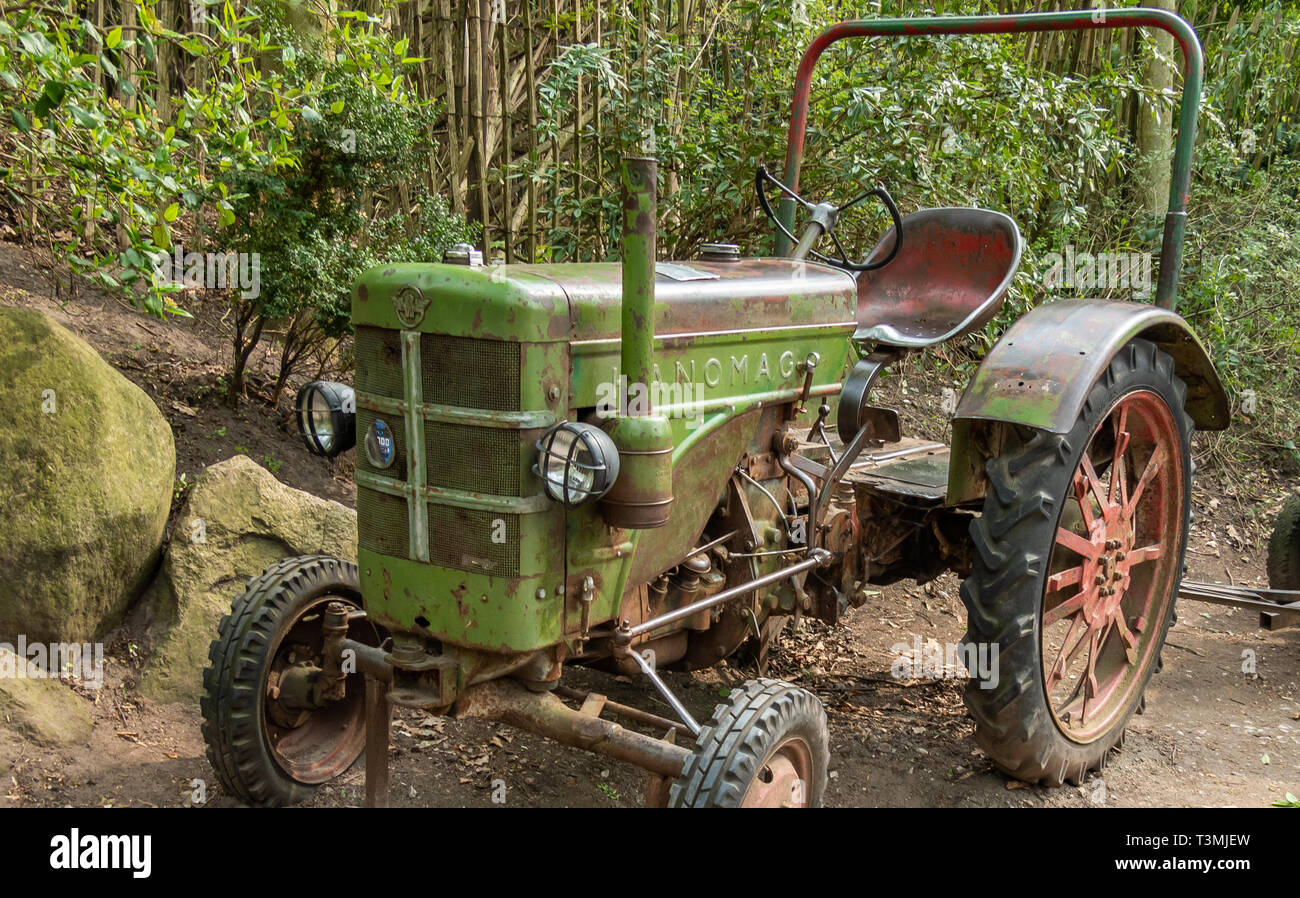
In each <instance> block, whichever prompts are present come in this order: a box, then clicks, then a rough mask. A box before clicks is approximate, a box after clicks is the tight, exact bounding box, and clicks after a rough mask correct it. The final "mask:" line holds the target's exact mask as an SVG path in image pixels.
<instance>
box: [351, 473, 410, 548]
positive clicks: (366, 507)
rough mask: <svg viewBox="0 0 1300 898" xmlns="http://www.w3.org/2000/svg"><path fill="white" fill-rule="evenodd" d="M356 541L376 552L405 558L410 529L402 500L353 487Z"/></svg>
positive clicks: (362, 546)
mask: <svg viewBox="0 0 1300 898" xmlns="http://www.w3.org/2000/svg"><path fill="white" fill-rule="evenodd" d="M357 521H358V523H359V526H358V527H357V544H358V545H359V546H361V548H363V549H369V550H370V551H371V552H378V553H379V554H380V555H396V556H397V557H399V558H406V557H408V555H409V553H410V550H411V541H410V536H409V534H410V530H409V529H408V524H407V517H406V500H405V499H404V498H402V497H401V496H390V495H388V494H387V493H381V492H379V491H377V490H372V489H368V488H366V487H364V486H358V487H357Z"/></svg>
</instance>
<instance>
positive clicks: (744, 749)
mask: <svg viewBox="0 0 1300 898" xmlns="http://www.w3.org/2000/svg"><path fill="white" fill-rule="evenodd" d="M730 698H731V701H730V703H729V704H720V705H718V706H717V707H716V708H714V709H713V717H712V718H711V719H710V720H709V723H708V724H707V725H705V726H704V727H703V728H702V729H701V730H700V735H699V737H698V738H697V739H696V740H695V750H694V752H692V754H691V757H690V759H689V760H688V761H687V762H686V768H685V769H684V770H683V771H682V775H681V777H680V778H678V779H677V780H675V781H674V782H673V784H672V787H671V789H670V790H669V795H668V805H669V807H674V808H739V807H810V808H816V807H821V804H822V795H823V794H824V793H825V792H826V768H827V765H828V764H829V763H830V747H829V746H830V736H829V733H828V730H827V726H826V711H825V709H824V708H823V707H822V703H821V701H820V700H819V699H818V698H817V696H815V695H813V694H812V693H811V692H809V691H807V690H806V689H800V688H798V687H797V686H792V685H790V684H789V683H783V682H781V681H780V680H771V679H767V678H760V679H756V680H749V681H747V682H746V683H745V685H744V687H743V688H742V689H738V690H735V691H734V692H733V693H732V694H731V696H730Z"/></svg>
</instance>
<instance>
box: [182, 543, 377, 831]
mask: <svg viewBox="0 0 1300 898" xmlns="http://www.w3.org/2000/svg"><path fill="white" fill-rule="evenodd" d="M330 602H342V603H344V604H345V605H350V606H352V607H354V608H360V607H361V587H360V583H359V580H358V576H357V567H356V565H354V564H352V563H351V562H348V561H342V560H340V559H337V558H331V557H329V556H325V555H307V556H301V557H297V558H286V559H284V560H283V561H280V562H278V563H276V564H273V565H271V566H270V567H268V568H267V569H266V570H265V571H263V572H262V575H261V576H260V577H255V578H253V579H251V580H249V581H248V585H247V588H246V589H245V591H244V592H243V593H242V594H241V595H240V596H239V597H238V598H236V599H235V600H234V602H233V603H232V604H231V608H230V614H228V615H226V616H225V617H223V618H222V619H221V624H220V627H219V630H218V636H217V638H216V640H214V641H213V643H212V645H211V647H210V648H209V649H208V659H209V660H210V662H211V663H210V664H209V665H208V667H207V668H206V669H205V670H204V671H203V689H204V695H203V697H202V699H201V700H200V708H201V710H202V713H203V739H204V741H205V742H206V743H207V755H208V761H209V762H210V763H211V764H212V768H213V770H215V771H216V774H217V779H218V780H219V781H220V782H221V785H222V786H224V787H225V789H226V791H228V792H229V793H230V794H231V795H233V796H235V797H236V798H238V799H239V800H240V801H242V802H244V803H245V804H250V805H257V806H261V807H279V806H282V805H285V804H289V803H292V802H295V801H301V800H302V799H304V798H306V797H307V796H309V795H310V794H311V793H312V792H313V791H314V789H315V788H316V787H317V786H319V785H320V784H321V783H324V782H326V781H328V780H330V779H333V778H334V777H336V776H338V775H339V774H341V773H343V772H344V771H345V770H347V769H348V768H349V767H351V766H352V764H353V763H354V762H355V761H356V760H357V758H358V757H359V756H360V754H361V752H362V750H363V749H364V748H365V739H366V729H365V700H364V699H365V678H364V676H363V675H362V674H360V673H351V674H349V675H348V677H347V680H346V682H345V689H346V695H345V697H344V698H343V699H341V700H340V701H337V702H332V703H330V704H328V705H326V706H325V707H323V708H319V709H315V710H301V709H298V708H291V707H285V706H284V705H283V704H281V702H280V700H279V698H278V688H277V685H278V682H279V677H280V675H281V674H282V673H283V672H284V670H285V669H286V668H287V667H289V666H293V665H300V664H301V665H309V666H310V665H314V666H316V667H319V666H320V663H321V650H322V646H323V639H324V634H323V632H322V629H321V624H322V622H323V621H322V619H323V615H324V612H325V607H326V605H328V604H329V603H330ZM347 635H348V637H349V638H351V639H355V640H357V641H360V642H365V643H368V644H371V645H378V642H379V640H378V634H377V631H376V629H375V627H374V625H372V624H370V623H368V622H367V621H365V620H359V621H356V622H353V623H351V624H350V625H349V628H348V634H347Z"/></svg>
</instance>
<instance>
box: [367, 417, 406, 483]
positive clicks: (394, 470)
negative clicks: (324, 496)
mask: <svg viewBox="0 0 1300 898" xmlns="http://www.w3.org/2000/svg"><path fill="white" fill-rule="evenodd" d="M380 417H382V418H383V419H384V422H385V423H386V424H387V425H388V430H389V432H390V433H392V435H393V452H394V453H395V454H396V456H397V457H396V458H395V459H394V460H393V463H392V464H391V465H389V466H388V467H387V468H376V467H375V466H374V465H372V464H371V463H370V458H369V457H368V456H367V455H366V447H365V439H366V434H367V433H368V432H369V430H370V425H371V423H372V422H373V421H374V420H375V418H380ZM357 470H358V471H368V472H369V473H371V474H379V475H380V476H382V477H395V478H397V479H398V480H405V479H406V425H405V424H404V423H403V421H402V418H401V417H394V416H393V415H377V414H376V413H375V412H372V411H371V410H370V409H368V408H358V409H357Z"/></svg>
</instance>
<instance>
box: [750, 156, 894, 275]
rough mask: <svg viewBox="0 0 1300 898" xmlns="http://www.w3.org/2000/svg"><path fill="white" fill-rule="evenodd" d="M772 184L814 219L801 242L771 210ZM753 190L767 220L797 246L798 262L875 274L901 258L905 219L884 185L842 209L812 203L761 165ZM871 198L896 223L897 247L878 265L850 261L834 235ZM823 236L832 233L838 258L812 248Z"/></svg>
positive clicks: (825, 204) (838, 239)
mask: <svg viewBox="0 0 1300 898" xmlns="http://www.w3.org/2000/svg"><path fill="white" fill-rule="evenodd" d="M769 183H771V184H775V185H776V186H777V187H778V188H779V189H780V190H781V192H782V193H784V194H785V195H786V196H788V197H789V198H790V199H792V200H794V201H795V202H796V203H797V204H799V205H800V206H802V207H803V208H804V209H806V210H807V211H808V213H809V214H810V215H811V216H812V221H810V222H809V223H808V229H807V230H806V231H804V236H803V239H802V240H800V239H799V238H798V237H795V235H794V234H791V233H790V231H789V230H787V229H786V226H785V225H783V224H782V223H781V220H780V219H779V218H777V216H776V213H775V212H773V211H772V206H771V204H770V203H769V202H768V200H767V189H766V187H767V184H769ZM754 191H755V192H756V193H757V194H758V204H759V205H760V206H761V207H762V208H763V212H764V213H765V214H766V215H767V217H768V218H770V219H772V223H773V224H774V225H776V226H777V228H778V229H779V230H780V231H781V233H782V234H784V235H785V236H786V237H788V238H790V242H791V243H793V244H795V251H794V255H793V258H795V259H802V258H804V257H805V256H811V257H812V258H814V259H816V260H817V261H819V262H825V263H826V264H828V265H834V266H835V267H836V268H843V269H846V270H848V271H875V270H876V269H877V268H884V267H885V266H886V265H888V264H889V263H890V262H892V261H894V257H895V256H897V255H898V250H899V247H901V246H902V243H903V219H902V217H901V216H900V215H899V214H898V206H896V205H895V204H894V198H893V197H892V196H890V195H889V191H888V190H886V189H885V188H884V185H877V186H876V187H873V188H871V189H870V190H865V191H863V192H862V193H860V194H858V195H857V196H856V197H854V198H853V199H851V200H849V201H848V202H847V203H845V204H844V205H842V206H834V205H832V204H830V203H810V202H808V201H807V200H806V199H804V198H803V197H801V196H799V194H797V193H795V192H794V191H793V190H791V189H790V188H789V187H787V186H785V185H784V184H782V183H781V182H780V181H778V180H777V179H776V178H775V177H774V176H773V175H772V173H771V172H769V171H768V170H767V166H766V165H760V166H759V167H758V170H757V172H756V173H755V175H754ZM871 197H876V198H877V199H879V200H880V201H881V202H882V203H884V205H885V208H886V209H888V210H889V217H890V218H892V219H893V220H894V246H893V248H892V249H891V250H890V251H889V255H887V256H885V258H883V259H881V260H880V261H879V262H870V263H867V262H850V261H849V254H848V253H847V252H846V251H845V249H844V244H842V243H841V242H840V238H839V237H838V236H837V235H836V233H835V225H836V223H837V222H838V221H839V218H840V216H841V215H842V214H844V213H845V212H847V211H848V210H849V209H852V208H853V207H854V206H856V205H858V204H859V203H861V202H863V201H865V200H867V199H870V198H871ZM824 234H829V235H830V238H831V240H833V241H834V242H835V248H836V249H837V250H838V251H839V258H832V257H831V256H824V255H822V254H821V253H819V252H817V251H816V250H815V249H813V245H814V244H815V243H816V242H817V241H818V240H819V239H821V237H822V235H824Z"/></svg>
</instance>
